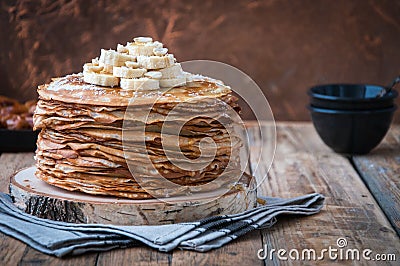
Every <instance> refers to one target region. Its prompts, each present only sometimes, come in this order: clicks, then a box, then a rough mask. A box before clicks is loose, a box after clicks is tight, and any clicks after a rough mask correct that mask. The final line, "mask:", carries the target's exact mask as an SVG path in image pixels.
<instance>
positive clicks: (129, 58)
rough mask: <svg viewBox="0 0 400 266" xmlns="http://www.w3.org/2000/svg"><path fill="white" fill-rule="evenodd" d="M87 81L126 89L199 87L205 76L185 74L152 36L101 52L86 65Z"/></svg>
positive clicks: (84, 70)
mask: <svg viewBox="0 0 400 266" xmlns="http://www.w3.org/2000/svg"><path fill="white" fill-rule="evenodd" d="M83 76H84V81H85V82H88V83H91V84H95V85H100V86H109V87H114V86H118V85H119V86H120V87H121V88H122V89H125V90H141V89H142V90H157V89H160V87H161V88H173V87H178V86H183V85H186V86H191V87H192V86H197V85H198V84H200V82H199V81H201V80H204V78H205V77H202V76H196V75H193V74H190V73H186V72H184V71H183V69H182V66H181V64H179V63H176V59H175V57H174V55H173V54H169V53H168V48H165V47H164V46H163V44H162V43H161V42H158V41H153V39H152V38H151V37H137V38H134V39H133V42H128V43H127V44H126V45H122V44H118V45H117V49H116V50H111V49H110V50H106V49H101V53H100V58H95V59H92V62H91V63H86V64H84V66H83Z"/></svg>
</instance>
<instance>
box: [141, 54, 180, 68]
mask: <svg viewBox="0 0 400 266" xmlns="http://www.w3.org/2000/svg"><path fill="white" fill-rule="evenodd" d="M174 59H175V58H174V55H173V54H167V55H164V56H156V55H152V56H143V55H139V56H138V57H137V62H138V63H139V65H140V66H142V67H144V68H147V69H160V68H166V67H169V66H171V65H173V64H174Z"/></svg>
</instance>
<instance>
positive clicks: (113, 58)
mask: <svg viewBox="0 0 400 266" xmlns="http://www.w3.org/2000/svg"><path fill="white" fill-rule="evenodd" d="M135 60H136V57H135V56H133V55H128V54H124V53H119V52H117V51H114V50H104V49H101V54H100V59H99V62H100V63H103V64H105V65H112V66H124V65H125V62H126V61H135Z"/></svg>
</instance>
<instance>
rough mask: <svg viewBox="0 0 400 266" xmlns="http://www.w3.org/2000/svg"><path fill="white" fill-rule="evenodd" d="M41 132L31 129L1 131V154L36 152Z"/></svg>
mask: <svg viewBox="0 0 400 266" xmlns="http://www.w3.org/2000/svg"><path fill="white" fill-rule="evenodd" d="M38 134H39V131H33V130H29V129H24V130H8V129H2V128H1V129H0V152H29V151H35V150H36V140H37V137H38Z"/></svg>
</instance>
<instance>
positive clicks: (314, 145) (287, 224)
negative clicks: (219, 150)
mask: <svg viewBox="0 0 400 266" xmlns="http://www.w3.org/2000/svg"><path fill="white" fill-rule="evenodd" d="M277 133H278V134H277V136H278V146H277V151H276V155H275V159H274V163H273V166H272V168H271V170H270V171H269V173H268V178H267V180H266V182H264V183H263V184H262V187H261V189H260V191H261V192H262V193H265V194H267V195H271V196H277V197H294V196H298V195H302V194H306V193H312V192H319V193H322V194H323V195H325V196H326V205H325V207H324V208H323V210H322V212H321V213H320V214H317V215H314V216H310V217H301V218H296V217H287V218H280V219H279V223H278V224H276V225H275V226H274V227H272V228H271V229H269V230H263V231H262V234H263V243H264V246H266V247H268V248H267V251H271V249H276V250H278V249H281V248H282V249H285V250H286V251H290V250H291V249H297V250H299V251H300V252H301V251H302V250H304V249H314V250H315V251H317V252H321V250H322V249H323V248H329V246H331V247H332V248H338V247H337V245H336V241H337V239H338V238H345V239H346V240H347V243H348V244H347V246H346V247H347V248H351V249H358V250H359V251H360V252H362V250H364V249H367V248H369V249H371V250H372V252H373V254H377V253H387V254H392V253H393V254H395V255H396V256H397V258H399V256H400V254H399V250H400V241H399V238H398V237H397V235H396V233H395V232H394V230H393V228H392V227H391V225H390V223H389V221H388V220H387V219H386V217H385V215H384V214H383V212H382V211H381V209H380V208H379V205H378V204H377V202H376V201H375V199H374V197H373V196H372V195H371V194H370V192H369V191H368V189H367V188H366V187H365V185H364V184H363V182H362V180H361V179H360V177H359V176H358V174H357V172H356V171H355V170H354V168H353V167H352V165H351V163H350V162H349V160H348V159H347V158H345V157H343V156H340V155H338V154H335V153H334V152H332V151H330V149H329V148H327V147H326V146H324V145H323V144H322V142H321V140H320V139H319V138H318V136H317V135H316V133H315V131H314V129H313V127H312V125H311V124H304V123H300V124H294V125H293V124H292V123H290V124H287V123H279V124H278V130H277ZM260 145H261V144H260ZM343 250H346V248H345V249H343ZM286 255H287V254H286ZM264 261H265V263H266V264H267V265H269V264H284V265H292V264H295V265H297V264H299V261H294V260H288V261H283V260H279V259H278V257H277V256H276V253H275V256H273V257H272V259H269V258H268V257H267V258H266V259H265V260H264ZM304 262H305V264H315V261H314V262H313V261H308V262H307V261H303V263H304ZM321 263H323V264H324V265H326V264H330V263H332V264H337V262H333V261H332V260H330V259H329V257H328V256H325V259H324V260H323V261H321ZM341 263H342V264H353V263H357V264H362V265H363V264H364V265H365V264H368V261H366V260H362V259H361V261H358V262H354V261H351V260H348V261H341ZM390 263H392V264H393V265H395V263H394V262H389V264H390Z"/></svg>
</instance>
